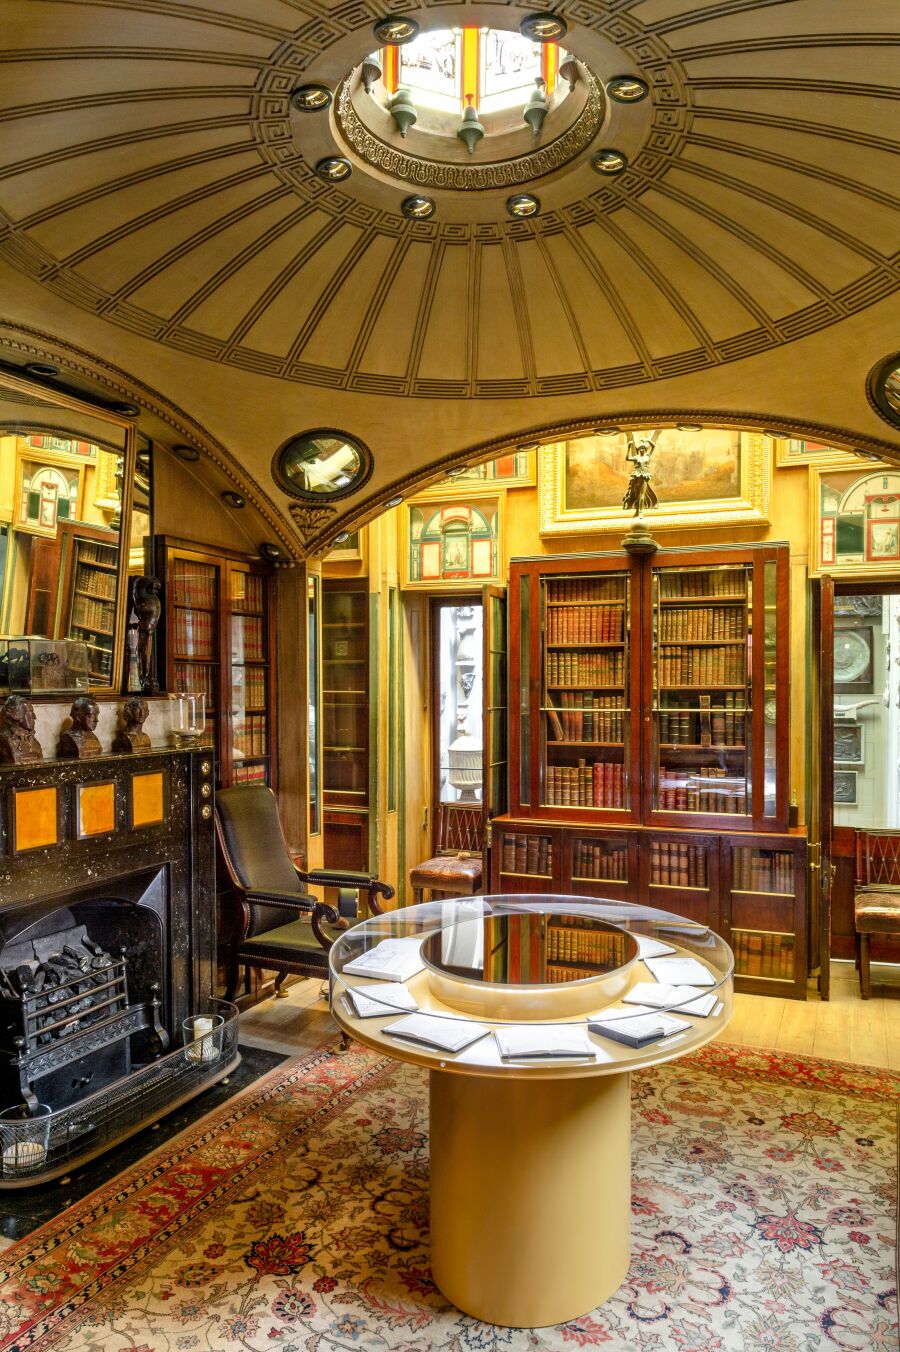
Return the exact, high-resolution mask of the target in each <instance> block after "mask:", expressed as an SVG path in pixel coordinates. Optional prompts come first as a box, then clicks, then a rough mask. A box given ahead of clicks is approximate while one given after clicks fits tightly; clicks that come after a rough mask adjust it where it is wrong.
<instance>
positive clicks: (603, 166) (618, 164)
mask: <svg viewBox="0 0 900 1352" xmlns="http://www.w3.org/2000/svg"><path fill="white" fill-rule="evenodd" d="M591 168H592V169H596V171H597V173H598V174H621V173H622V172H623V171H624V170H625V169H627V168H628V157H627V156H626V155H623V154H622V152H621V150H598V151H597V153H596V155H594V157H593V158H592V160H591Z"/></svg>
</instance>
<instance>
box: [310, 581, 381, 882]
mask: <svg viewBox="0 0 900 1352" xmlns="http://www.w3.org/2000/svg"><path fill="white" fill-rule="evenodd" d="M371 634H372V630H371V628H370V613H369V592H368V588H367V586H366V584H365V582H364V581H360V582H358V581H351V580H345V579H343V578H342V579H336V578H329V579H327V580H326V581H325V582H324V583H323V586H322V801H323V824H324V855H325V863H326V864H327V865H328V866H329V867H331V868H353V869H366V868H368V867H369V846H370V840H369V821H370V808H371V790H372V784H371V778H372V775H371V770H372V767H371V764H370V746H371V731H372V729H371V711H370V703H369V690H370V682H371V671H370V667H371V665H372V662H373V653H372V650H371Z"/></svg>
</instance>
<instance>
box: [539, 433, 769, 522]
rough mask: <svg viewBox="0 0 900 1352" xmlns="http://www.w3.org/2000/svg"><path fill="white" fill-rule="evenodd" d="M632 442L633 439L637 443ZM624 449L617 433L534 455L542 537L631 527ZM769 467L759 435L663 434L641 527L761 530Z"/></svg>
mask: <svg viewBox="0 0 900 1352" xmlns="http://www.w3.org/2000/svg"><path fill="white" fill-rule="evenodd" d="M635 435H636V439H639V438H640V436H641V434H640V433H637V434H635ZM627 444H628V438H627V435H626V434H625V433H618V434H615V435H611V436H602V437H601V436H593V437H579V438H577V439H573V440H570V441H560V442H556V443H554V444H552V445H548V446H542V447H541V448H540V450H539V452H538V514H539V531H540V534H541V535H587V534H599V533H601V532H603V531H623V530H627V529H628V528H629V527H630V526H631V524H632V522H633V520H634V517H633V516H632V514H631V513H629V512H626V511H625V510H624V508H623V507H622V506H621V502H622V498H623V497H624V494H625V490H626V487H627V484H628V474H629V471H630V469H631V466H630V464H629V463H628V461H627V460H626V458H625V457H626V452H627ZM770 463H771V454H770V448H769V445H768V441H767V438H766V437H764V436H763V435H762V433H752V432H740V431H737V430H734V429H730V428H704V429H703V430H702V431H700V432H682V431H679V430H678V429H677V428H665V429H663V430H662V432H661V433H660V435H659V437H658V439H657V442H656V447H655V449H654V452H653V458H652V460H651V469H652V471H653V486H654V489H655V491H656V492H657V494H658V496H659V503H658V505H657V506H656V507H653V508H651V509H649V510H648V511H647V512H645V514H644V520H645V521H646V523H647V525H648V527H649V528H650V530H652V531H655V530H666V529H669V530H677V529H684V528H685V527H696V528H703V529H716V528H722V529H730V528H731V527H733V526H741V525H748V526H749V525H757V524H760V523H764V522H766V521H767V520H768V512H769V479H770V475H769V466H770ZM686 465H687V466H688V471H689V473H688V475H687V476H686V473H685V466H686Z"/></svg>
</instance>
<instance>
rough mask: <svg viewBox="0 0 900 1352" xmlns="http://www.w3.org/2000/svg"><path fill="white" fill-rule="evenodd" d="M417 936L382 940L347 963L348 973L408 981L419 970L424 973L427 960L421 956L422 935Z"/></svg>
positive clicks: (345, 966) (379, 978)
mask: <svg viewBox="0 0 900 1352" xmlns="http://www.w3.org/2000/svg"><path fill="white" fill-rule="evenodd" d="M423 937H424V936H421V935H414V936H413V937H412V938H409V939H382V941H381V943H380V944H376V945H375V947H374V948H372V949H370V950H369V952H368V953H361V954H360V955H359V957H358V958H352V959H351V960H350V962H348V963H345V964H344V971H345V972H346V973H347V975H348V976H368V977H372V978H373V979H374V980H376V981H408V980H409V978H410V977H411V976H415V974H416V972H421V971H422V969H423V967H424V966H425V963H424V961H423V958H422V938H423Z"/></svg>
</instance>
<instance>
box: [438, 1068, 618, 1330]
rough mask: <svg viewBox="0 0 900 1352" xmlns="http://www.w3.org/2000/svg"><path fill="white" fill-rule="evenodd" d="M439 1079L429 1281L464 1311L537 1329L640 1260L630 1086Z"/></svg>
mask: <svg viewBox="0 0 900 1352" xmlns="http://www.w3.org/2000/svg"><path fill="white" fill-rule="evenodd" d="M430 1075H431V1269H432V1274H433V1276H434V1280H435V1282H436V1283H437V1285H438V1287H439V1288H440V1290H441V1291H442V1292H443V1293H444V1295H445V1296H446V1297H447V1299H448V1300H449V1301H451V1302H452V1303H453V1304H454V1305H456V1306H457V1307H458V1308H459V1309H461V1310H463V1311H465V1313H466V1314H470V1315H472V1316H474V1317H475V1318H477V1319H483V1320H485V1321H486V1322H487V1323H490V1324H502V1325H506V1326H509V1327H513V1328H532V1327H535V1328H539V1327H543V1326H546V1325H549V1324H561V1323H565V1322H566V1321H567V1320H570V1319H574V1318H577V1317H578V1316H579V1315H583V1314H586V1313H588V1311H590V1310H593V1309H595V1308H596V1306H598V1305H602V1304H603V1302H604V1301H605V1300H607V1299H608V1298H609V1297H610V1296H611V1295H612V1294H613V1292H614V1291H616V1290H617V1288H618V1287H619V1286H620V1285H621V1284H622V1282H623V1281H624V1279H625V1274H626V1273H627V1271H628V1265H629V1262H630V1259H631V1097H630V1076H629V1075H628V1073H627V1072H624V1073H622V1074H618V1075H594V1076H585V1077H584V1078H574V1077H573V1078H571V1079H566V1078H562V1077H561V1078H558V1079H552V1078H544V1077H543V1076H541V1075H540V1073H539V1072H538V1073H537V1074H535V1073H534V1072H533V1071H532V1072H530V1073H528V1074H526V1075H523V1076H515V1077H513V1076H512V1075H510V1076H507V1077H503V1078H499V1077H494V1076H482V1075H460V1074H451V1073H448V1072H446V1071H440V1070H433V1071H431V1072H430Z"/></svg>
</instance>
